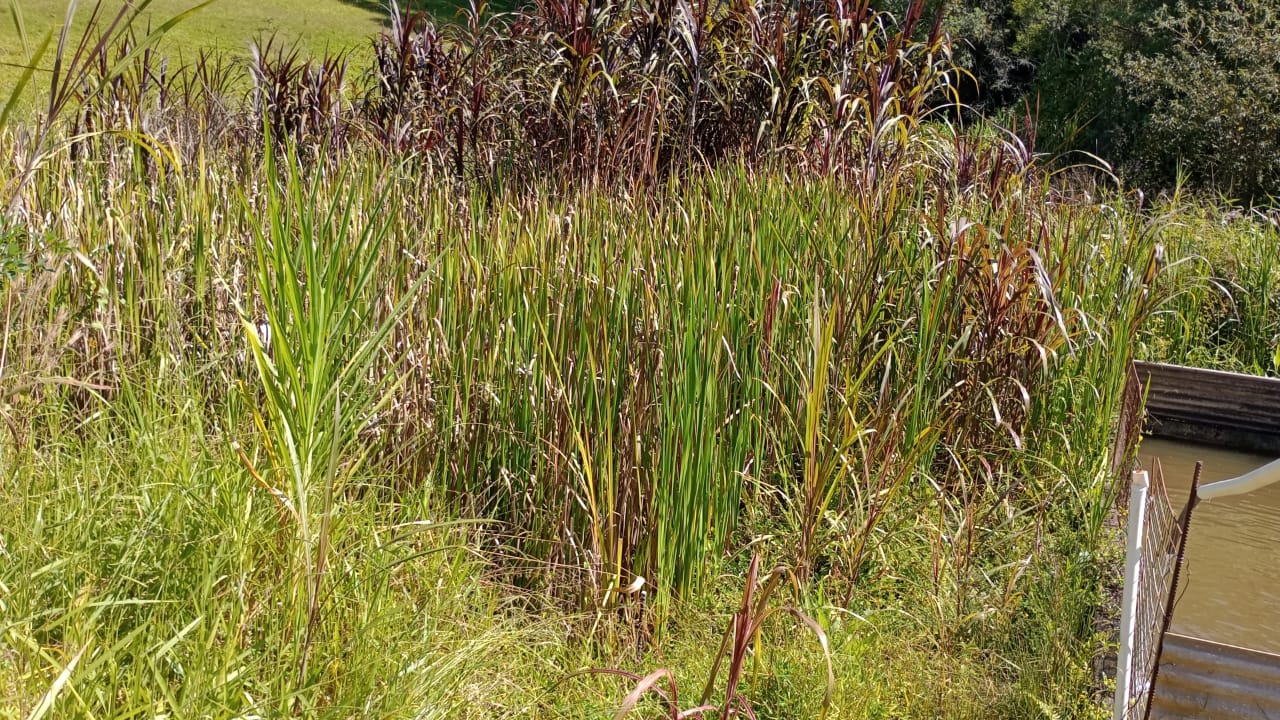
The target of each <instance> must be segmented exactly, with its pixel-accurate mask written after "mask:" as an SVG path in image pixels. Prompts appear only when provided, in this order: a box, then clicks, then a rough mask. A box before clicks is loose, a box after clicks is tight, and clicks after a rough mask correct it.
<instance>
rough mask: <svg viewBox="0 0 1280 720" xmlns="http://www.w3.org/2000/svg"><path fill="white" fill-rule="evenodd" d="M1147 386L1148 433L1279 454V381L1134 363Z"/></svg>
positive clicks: (1175, 366)
mask: <svg viewBox="0 0 1280 720" xmlns="http://www.w3.org/2000/svg"><path fill="white" fill-rule="evenodd" d="M1135 367H1136V369H1137V372H1138V379H1139V380H1140V381H1141V382H1142V384H1143V385H1144V386H1146V387H1147V404H1146V408H1147V427H1146V429H1147V432H1148V433H1149V434H1151V435H1155V436H1158V437H1169V438H1175V439H1179V440H1190V441H1193V442H1202V443H1209V444H1212V445H1219V446H1222V447H1228V448H1234V449H1237V450H1248V451H1251V452H1259V453H1267V454H1273V455H1280V378H1266V377H1257V376H1253V375H1241V374H1239V373H1229V372H1222V371H1220V370H1204V369H1201V368H1191V367H1184V366H1181V365H1164V364H1159V363H1145V362H1140V363H1135Z"/></svg>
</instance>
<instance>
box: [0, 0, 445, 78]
mask: <svg viewBox="0 0 1280 720" xmlns="http://www.w3.org/2000/svg"><path fill="white" fill-rule="evenodd" d="M198 2H199V0H155V1H154V2H153V3H152V4H151V7H150V8H148V10H147V15H146V17H148V18H149V19H150V20H151V22H152V23H153V24H154V25H159V24H160V23H162V22H164V21H166V20H168V19H169V18H171V17H173V16H175V15H177V14H178V13H181V12H182V11H184V10H186V9H188V8H190V7H192V6H194V5H196V4H198ZM409 2H410V0H404V2H401V6H402V7H404V6H406V5H408V4H409ZM18 4H19V5H20V6H21V13H22V16H23V18H24V20H25V24H26V28H27V36H28V41H29V42H30V43H31V44H33V45H34V44H36V43H38V42H39V39H40V38H41V37H42V36H43V34H44V33H45V32H47V31H49V30H50V29H51V28H58V27H60V26H61V23H62V22H63V19H64V18H65V17H66V12H67V0H18ZM412 4H413V6H414V7H415V8H419V9H424V10H429V11H431V12H433V13H435V14H436V15H437V16H440V17H442V18H449V17H452V16H453V15H454V14H455V12H456V9H457V8H458V7H459V6H460V3H459V2H458V1H457V0H412ZM93 5H94V3H92V2H80V3H79V4H78V7H77V11H76V22H75V25H74V27H75V28H76V29H77V30H79V29H82V28H83V27H84V25H85V24H86V23H87V21H88V18H89V15H90V13H91V12H92V8H93ZM120 5H121V0H106V1H105V2H104V3H103V6H104V11H105V12H104V13H103V14H104V15H107V16H110V15H111V14H112V13H114V12H115V11H116V9H118V8H119V7H120ZM386 17H387V10H386V6H385V4H384V3H382V2H379V1H378V0H215V2H214V3H213V4H212V5H209V6H208V7H206V8H204V9H203V10H200V11H199V12H197V13H196V14H194V15H192V16H191V17H189V18H187V19H186V20H185V21H183V22H182V23H181V24H179V25H178V26H177V27H176V28H174V29H173V30H172V31H171V33H170V34H169V35H168V37H166V39H165V42H164V44H163V45H162V47H163V48H164V49H165V50H166V51H167V52H168V53H171V54H173V55H174V56H183V55H186V56H190V55H192V54H194V53H195V51H197V50H199V49H201V48H217V49H220V50H225V51H227V52H230V53H233V54H236V55H241V56H244V55H247V53H248V47H249V44H250V43H251V42H252V41H253V40H254V39H255V38H258V37H265V36H269V35H271V34H273V33H275V34H278V35H279V36H280V37H281V38H283V39H286V40H289V41H295V40H296V41H297V42H299V43H301V44H302V46H303V47H304V48H305V49H306V51H307V52H310V53H313V54H315V53H321V52H324V51H325V50H333V49H348V48H352V49H356V50H357V51H359V50H360V49H361V48H363V47H364V46H365V45H366V44H367V42H368V39H369V38H370V37H372V36H373V35H375V34H377V33H378V31H379V30H380V29H381V28H382V26H383V24H384V23H385V20H386ZM145 27H146V23H145V22H144V23H142V24H141V25H140V28H145ZM55 32H56V30H55ZM77 37H78V36H77ZM25 59H26V58H25V53H24V52H23V49H22V42H21V39H20V36H19V33H18V31H17V26H16V23H15V22H14V19H13V16H12V13H11V12H9V8H8V3H5V12H4V17H3V18H2V19H0V63H4V65H2V66H0V93H3V94H5V95H7V92H4V90H7V88H8V87H10V86H11V85H12V83H13V82H14V81H15V80H16V78H17V77H18V74H19V70H18V69H17V67H16V66H20V65H23V64H25V62H24V61H25ZM47 64H48V63H45V65H47Z"/></svg>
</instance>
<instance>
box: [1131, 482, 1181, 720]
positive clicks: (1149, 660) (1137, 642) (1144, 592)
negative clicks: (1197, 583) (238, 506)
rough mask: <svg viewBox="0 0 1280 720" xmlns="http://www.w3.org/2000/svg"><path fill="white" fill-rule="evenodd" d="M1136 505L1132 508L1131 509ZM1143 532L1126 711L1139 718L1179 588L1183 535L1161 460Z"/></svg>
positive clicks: (1149, 494)
mask: <svg viewBox="0 0 1280 720" xmlns="http://www.w3.org/2000/svg"><path fill="white" fill-rule="evenodd" d="M1135 510H1136V508H1132V507H1131V508H1129V512H1131V513H1132V512H1134V511H1135ZM1141 532H1142V541H1141V546H1140V547H1141V559H1140V560H1139V563H1138V577H1137V588H1138V595H1137V605H1136V607H1135V612H1134V616H1133V655H1132V665H1131V666H1130V671H1129V674H1128V682H1129V692H1128V698H1129V703H1128V707H1127V708H1126V710H1125V713H1124V717H1125V718H1131V719H1133V720H1142V718H1146V717H1147V713H1148V706H1149V705H1150V703H1151V695H1152V690H1153V689H1154V688H1153V680H1154V677H1153V676H1154V674H1155V669H1156V663H1157V661H1158V659H1159V654H1160V638H1161V636H1162V635H1163V630H1164V627H1165V612H1166V608H1168V607H1169V597H1170V595H1171V594H1172V593H1173V590H1174V588H1173V575H1174V569H1175V568H1176V567H1177V560H1178V546H1179V540H1180V539H1181V536H1182V531H1181V530H1180V529H1179V527H1178V516H1177V513H1175V512H1174V509H1173V506H1172V505H1170V503H1169V496H1168V494H1167V492H1166V489H1165V484H1164V473H1163V471H1162V469H1161V467H1160V462H1159V461H1158V460H1157V461H1156V462H1155V467H1153V468H1152V471H1151V484H1150V486H1149V489H1148V491H1147V494H1146V507H1145V512H1144V513H1143V523H1142V528H1141Z"/></svg>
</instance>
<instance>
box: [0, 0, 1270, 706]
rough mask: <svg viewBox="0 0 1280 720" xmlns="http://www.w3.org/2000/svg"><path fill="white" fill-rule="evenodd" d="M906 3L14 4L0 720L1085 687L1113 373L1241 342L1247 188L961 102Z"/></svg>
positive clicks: (946, 53) (994, 694) (1114, 455)
mask: <svg viewBox="0 0 1280 720" xmlns="http://www.w3.org/2000/svg"><path fill="white" fill-rule="evenodd" d="M146 9H147V8H146V7H143V8H142V10H143V11H145V10H146ZM88 10H89V9H85V11H86V12H87V11H88ZM926 10H927V8H925V6H924V5H923V4H913V5H912V6H911V7H909V8H907V9H905V10H904V12H902V13H901V14H899V15H896V16H895V15H886V14H883V13H880V12H878V11H876V10H875V9H873V8H872V7H870V6H869V5H866V4H863V5H831V6H827V5H822V6H811V5H806V4H781V3H772V2H764V1H761V2H755V3H736V4H732V5H727V6H720V5H710V4H692V5H690V4H683V3H662V2H654V3H648V2H640V1H637V2H624V3H618V4H601V3H587V2H580V1H578V0H558V1H555V2H553V1H552V0H548V1H547V2H543V3H540V4H537V5H535V6H532V7H530V8H529V9H527V10H525V11H521V12H517V13H515V14H512V15H502V16H498V15H495V14H494V13H491V12H489V11H488V9H487V8H485V7H483V6H475V7H472V8H471V9H470V11H469V12H468V13H467V14H464V15H463V16H462V17H461V18H460V19H459V21H458V22H455V23H450V24H447V25H440V26H437V25H435V24H434V23H432V22H431V19H430V18H429V17H425V16H415V15H409V16H406V17H398V18H395V20H394V21H393V22H391V23H389V25H388V27H387V30H386V32H385V33H384V34H382V35H381V36H380V38H379V39H378V40H376V41H375V42H374V43H373V44H372V46H371V50H370V52H369V54H368V55H367V56H365V57H364V58H363V59H361V58H357V57H349V58H345V59H344V58H340V57H336V56H334V55H331V54H330V55H322V56H320V57H316V58H310V57H308V56H306V55H304V54H302V53H298V52H294V51H293V50H292V49H290V47H289V46H287V45H281V44H279V42H274V43H268V42H266V41H265V40H264V41H263V43H262V44H261V45H260V46H258V47H257V50H256V51H255V52H253V53H252V54H251V57H250V61H249V62H247V63H245V64H243V65H239V64H234V63H228V62H225V61H222V60H220V59H219V58H218V57H217V56H215V55H211V54H206V55H200V56H197V57H196V58H194V59H191V60H190V61H188V62H185V63H181V62H177V61H170V62H169V63H168V64H166V63H165V61H164V55H163V53H162V52H158V51H156V50H155V48H156V47H163V46H162V45H160V43H161V42H162V41H163V40H164V37H165V35H166V33H168V32H169V29H170V26H168V25H165V24H156V25H153V30H152V31H147V30H146V29H145V27H143V26H141V25H138V24H133V23H136V22H140V21H139V20H137V19H136V18H133V19H131V18H130V16H129V15H128V14H127V13H126V14H125V15H121V16H119V20H118V22H117V21H116V17H117V16H116V15H115V14H114V13H113V12H111V11H109V10H104V11H103V13H102V14H100V15H99V18H98V20H97V21H95V22H89V21H87V18H86V22H85V24H84V25H83V26H80V25H75V26H72V27H69V28H67V29H66V30H65V32H64V33H63V34H62V35H59V34H58V33H52V34H49V35H45V36H41V35H40V34H39V33H28V34H29V35H31V36H33V37H34V41H33V42H31V43H29V44H28V53H27V55H28V57H27V58H26V62H28V63H30V64H31V65H32V66H34V67H49V68H50V72H49V73H48V74H41V75H37V74H36V73H35V72H34V71H33V72H32V73H30V74H23V75H22V76H20V79H21V78H26V79H32V78H34V80H33V82H34V84H33V85H32V84H28V85H25V86H24V85H22V84H15V88H16V89H15V91H14V93H13V95H12V97H11V98H10V102H9V104H8V105H6V107H7V108H13V107H17V106H18V105H17V104H18V103H20V102H23V100H22V97H23V94H22V93H23V92H24V91H26V92H29V93H30V96H29V97H30V98H31V100H30V105H29V106H28V107H30V108H31V112H30V115H29V116H22V118H21V120H16V119H14V118H16V117H18V116H17V115H14V114H11V113H6V114H5V115H4V116H3V117H2V118H0V125H3V127H0V146H3V154H0V157H4V158H6V160H5V164H4V165H3V174H0V192H2V195H0V198H2V199H3V202H4V203H5V207H6V208H7V209H6V212H5V215H4V224H3V227H2V228H0V232H2V233H3V234H2V235H0V238H2V239H0V295H2V299H0V307H2V308H3V311H2V312H3V315H2V317H3V318H4V329H5V332H4V334H3V339H2V341H0V421H2V424H3V433H2V434H0V437H2V439H0V478H2V479H3V484H0V560H2V562H0V717H5V718H9V717H12V718H26V719H28V720H38V719H39V718H47V717H86V718H88V717H96V718H126V717H135V716H139V715H156V716H159V715H165V716H170V717H188V716H199V717H226V718H237V717H240V718H248V717H291V716H301V717H389V718H390V717H405V718H409V717H412V718H434V717H463V718H467V717H477V718H478V717H532V718H561V717H564V718H588V717H601V716H609V715H613V716H616V717H622V716H625V715H626V714H628V713H636V714H640V715H644V716H650V717H672V718H674V717H677V716H679V715H680V713H681V712H682V711H690V712H691V713H698V712H701V713H703V714H705V715H706V716H709V717H710V716H719V717H721V718H728V717H731V716H735V717H741V716H747V717H757V718H796V717H824V716H825V717H832V718H836V717H838V718H889V717H955V718H968V717H983V718H987V717H992V716H995V717H1091V716H1100V715H1101V714H1104V713H1105V710H1104V709H1103V704H1102V703H1103V701H1104V698H1105V695H1106V692H1107V684H1108V680H1107V678H1106V673H1105V670H1104V668H1103V663H1101V662H1100V660H1101V659H1102V658H1103V657H1105V655H1106V654H1107V652H1108V650H1109V648H1108V639H1107V629H1106V628H1107V621H1108V613H1109V604H1108V603H1109V601H1108V598H1109V597H1110V592H1111V591H1112V590H1113V589H1114V585H1115V583H1116V578H1115V567H1114V560H1115V558H1114V546H1115V545H1114V542H1113V539H1112V537H1111V535H1110V532H1111V531H1110V530H1109V528H1110V527H1111V523H1110V521H1109V518H1110V517H1111V515H1112V510H1113V508H1114V505H1115V499H1116V497H1117V494H1118V493H1119V491H1120V489H1121V485H1120V477H1121V473H1120V472H1119V469H1120V468H1122V466H1123V460H1124V458H1125V457H1126V456H1127V453H1129V452H1130V451H1131V448H1128V447H1125V446H1124V444H1123V443H1120V446H1119V447H1116V445H1117V441H1116V439H1115V437H1116V432H1115V427H1116V423H1117V421H1118V419H1120V417H1121V416H1122V414H1124V411H1125V407H1124V405H1125V392H1124V390H1125V387H1126V382H1127V380H1128V368H1129V364H1128V363H1129V360H1130V359H1132V358H1133V357H1135V356H1142V357H1147V358H1165V359H1169V358H1173V359H1193V360H1196V361H1201V360H1203V361H1205V362H1211V363H1213V364H1217V365H1234V366H1243V367H1249V368H1252V369H1255V370H1273V369H1274V366H1275V362H1274V358H1275V357H1276V352H1275V336H1274V332H1275V328H1276V322H1275V319H1276V313H1275V307H1276V306H1275V304H1274V302H1273V300H1272V299H1271V298H1273V297H1274V292H1273V291H1272V289H1271V288H1272V287H1273V280H1272V278H1273V274H1274V267H1275V262H1274V260H1275V257H1276V255H1275V253H1276V250H1275V248H1276V247H1277V244H1276V239H1277V233H1276V229H1275V225H1274V223H1273V222H1272V220H1271V219H1270V218H1269V217H1268V216H1267V215H1265V213H1261V212H1252V211H1250V212H1248V213H1246V212H1244V211H1233V212H1234V214H1232V215H1229V216H1228V215H1224V211H1225V208H1217V207H1213V206H1209V205H1204V204H1196V203H1193V202H1191V201H1188V200H1187V199H1186V198H1185V197H1183V196H1181V195H1178V194H1172V195H1170V196H1168V197H1166V198H1162V199H1161V200H1160V202H1159V203H1153V202H1151V201H1148V200H1146V199H1145V198H1144V196H1143V195H1142V194H1140V193H1136V192H1135V193H1128V194H1126V193H1124V192H1123V191H1122V190H1121V189H1119V188H1115V187H1112V186H1101V185H1097V186H1095V185H1085V184H1084V182H1085V181H1086V180H1087V178H1084V179H1078V180H1077V181H1075V182H1073V183H1070V184H1068V183H1066V182H1063V179H1062V178H1061V176H1059V175H1054V174H1052V173H1050V172H1049V171H1048V169H1047V168H1046V167H1044V166H1042V165H1041V161H1040V158H1039V156H1037V154H1036V151H1035V148H1034V146H1033V145H1032V144H1031V142H1030V141H1031V137H1032V136H1033V135H1034V133H1027V132H1025V128H1020V129H1021V130H1023V132H1020V133H1019V132H1011V131H1009V130H1006V129H1002V128H1000V127H999V126H997V125H995V124H991V123H987V122H978V123H970V124H960V123H959V122H958V121H951V122H948V118H951V117H953V116H951V115H948V114H947V112H946V111H943V110H938V109H937V108H940V107H943V106H945V104H946V103H947V102H949V101H951V100H954V98H955V93H956V92H957V91H961V92H962V91H963V81H962V79H961V77H962V76H961V74H960V73H958V72H957V69H956V68H955V67H954V65H953V63H952V61H951V59H952V57H953V55H952V51H951V49H952V46H951V44H950V42H949V40H948V38H947V36H946V35H945V33H943V32H942V25H941V21H940V20H935V17H934V16H931V15H929V14H927V13H926ZM80 27H85V28H87V29H86V30H85V31H84V34H83V35H80V30H79V29H78V28H80ZM174 27H180V25H178V26H174ZM81 37H83V38H85V40H84V41H83V42H81ZM55 68H56V69H55ZM161 68H163V71H162V70H161ZM239 88H248V90H247V91H243V92H242V91H241V90H239ZM1210 229H1212V230H1213V232H1212V233H1210V232H1209V230H1210ZM1130 409H1131V408H1130ZM699 708H701V710H699ZM686 716H690V715H686Z"/></svg>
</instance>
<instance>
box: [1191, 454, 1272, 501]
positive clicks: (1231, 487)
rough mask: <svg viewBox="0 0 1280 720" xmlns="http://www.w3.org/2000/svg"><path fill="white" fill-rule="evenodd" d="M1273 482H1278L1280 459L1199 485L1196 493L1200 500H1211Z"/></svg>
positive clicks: (1238, 493)
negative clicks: (1238, 475)
mask: <svg viewBox="0 0 1280 720" xmlns="http://www.w3.org/2000/svg"><path fill="white" fill-rule="evenodd" d="M1274 482H1280V460H1276V461H1274V462H1269V463H1267V464H1266V465H1263V466H1262V467H1260V468H1258V469H1257V470H1253V471H1251V472H1247V473H1245V474H1243V475H1241V476H1240V477H1234V478H1231V479H1230V480H1222V481H1219V482H1215V483H1209V484H1208V485H1201V486H1200V490H1199V492H1197V493H1196V495H1197V496H1198V497H1199V498H1200V499H1201V500H1212V499H1214V498H1220V497H1228V496H1231V495H1242V494H1244V493H1247V492H1252V491H1254V490H1257V489H1259V488H1264V487H1266V486H1268V485H1270V484H1271V483H1274Z"/></svg>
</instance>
